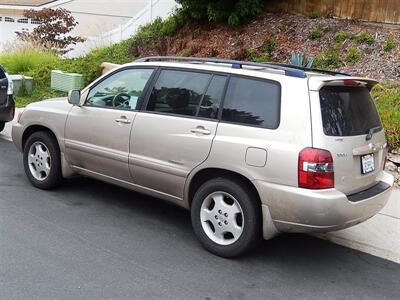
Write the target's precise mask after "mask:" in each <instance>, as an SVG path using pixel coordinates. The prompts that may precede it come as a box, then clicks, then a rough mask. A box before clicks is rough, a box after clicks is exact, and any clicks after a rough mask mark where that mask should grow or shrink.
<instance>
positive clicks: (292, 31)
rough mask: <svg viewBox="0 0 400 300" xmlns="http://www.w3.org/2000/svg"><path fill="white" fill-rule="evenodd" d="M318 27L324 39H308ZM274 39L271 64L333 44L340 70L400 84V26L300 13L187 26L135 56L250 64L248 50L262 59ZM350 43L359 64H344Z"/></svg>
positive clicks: (137, 51) (140, 47) (146, 47)
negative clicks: (360, 38)
mask: <svg viewBox="0 0 400 300" xmlns="http://www.w3.org/2000/svg"><path fill="white" fill-rule="evenodd" d="M315 27H321V28H323V29H324V35H323V37H322V38H320V39H317V40H310V39H309V38H308V35H309V32H310V30H311V29H312V28H315ZM341 31H343V32H346V33H348V34H359V33H363V32H368V33H369V34H371V35H373V36H374V38H375V43H374V44H373V45H371V46H370V45H367V44H360V43H358V42H356V41H353V40H346V41H345V42H343V43H340V44H338V43H336V41H335V39H334V37H335V34H336V33H338V32H341ZM388 36H393V37H394V38H395V40H396V42H397V43H396V47H395V49H393V50H391V51H390V52H385V51H384V50H383V45H384V43H385V41H386V39H387V37H388ZM272 38H274V39H276V48H275V49H274V51H273V52H272V55H271V58H270V59H271V61H275V62H282V63H287V62H288V61H289V59H290V57H291V56H292V54H293V53H294V52H301V53H304V54H305V55H307V56H314V57H315V56H317V55H318V54H319V53H321V52H323V51H324V50H326V49H328V48H329V47H330V46H333V45H337V46H339V51H340V56H341V58H342V61H343V67H341V68H340V69H339V71H345V72H348V73H351V74H353V75H359V76H364V77H370V78H375V79H378V80H384V81H399V80H400V26H386V25H382V24H371V23H364V22H357V21H354V20H343V19H332V18H318V19H309V18H307V17H305V16H301V15H289V14H271V13H264V14H262V15H261V16H260V17H259V18H258V19H257V20H255V21H253V22H251V23H249V24H246V25H244V26H242V27H240V28H237V29H232V28H229V27H227V26H224V25H218V24H217V25H210V24H209V23H200V24H196V25H195V26H194V25H187V26H184V27H183V28H182V29H180V31H179V32H178V34H177V35H176V36H175V37H172V38H164V39H162V40H161V41H159V42H158V43H152V44H151V45H149V44H145V45H140V46H139V47H136V49H134V50H133V52H134V55H135V56H147V55H184V56H203V57H210V56H214V57H220V58H230V59H241V60H246V59H249V54H248V53H249V52H253V53H256V54H258V55H261V53H262V49H263V48H265V46H266V45H268V43H269V41H271V39H272ZM351 45H354V46H356V47H357V48H358V49H359V50H360V52H361V53H362V57H361V59H360V61H358V62H357V63H355V64H352V63H347V62H346V61H345V60H346V54H347V49H348V48H349V46H351Z"/></svg>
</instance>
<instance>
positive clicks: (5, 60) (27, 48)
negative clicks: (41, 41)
mask: <svg viewBox="0 0 400 300" xmlns="http://www.w3.org/2000/svg"><path fill="white" fill-rule="evenodd" d="M57 59H58V57H57V55H56V54H54V53H53V52H51V51H46V50H44V49H41V48H38V47H36V46H32V45H28V44H20V45H19V46H18V47H16V48H14V49H13V50H12V51H6V52H5V53H3V54H0V64H1V65H3V67H4V68H5V69H6V71H7V72H8V73H10V74H24V75H26V73H27V72H29V71H31V70H33V69H36V68H38V67H40V66H43V65H48V64H53V63H55V61H57Z"/></svg>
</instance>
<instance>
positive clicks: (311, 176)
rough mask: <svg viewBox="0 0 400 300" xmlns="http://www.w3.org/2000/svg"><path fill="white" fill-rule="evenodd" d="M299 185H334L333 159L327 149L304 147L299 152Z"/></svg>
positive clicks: (318, 186)
mask: <svg viewBox="0 0 400 300" xmlns="http://www.w3.org/2000/svg"><path fill="white" fill-rule="evenodd" d="M298 172H299V187H301V188H306V189H329V188H333V187H334V186H335V181H334V172H333V159H332V155H331V153H330V152H329V151H327V150H322V149H315V148H305V149H303V150H301V152H300V154H299V166H298Z"/></svg>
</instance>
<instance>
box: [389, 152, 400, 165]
mask: <svg viewBox="0 0 400 300" xmlns="http://www.w3.org/2000/svg"><path fill="white" fill-rule="evenodd" d="M388 160H389V161H391V162H392V163H395V164H396V165H400V154H393V153H389V154H388Z"/></svg>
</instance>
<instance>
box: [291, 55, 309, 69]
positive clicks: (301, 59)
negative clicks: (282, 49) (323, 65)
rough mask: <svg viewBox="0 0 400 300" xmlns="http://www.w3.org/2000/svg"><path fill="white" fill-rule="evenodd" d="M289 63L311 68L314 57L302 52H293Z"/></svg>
mask: <svg viewBox="0 0 400 300" xmlns="http://www.w3.org/2000/svg"><path fill="white" fill-rule="evenodd" d="M289 63H290V64H291V65H293V66H296V67H303V68H308V69H311V68H312V66H313V63H314V57H306V56H305V55H304V54H303V53H293V55H292V58H291V59H290V61H289Z"/></svg>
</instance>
